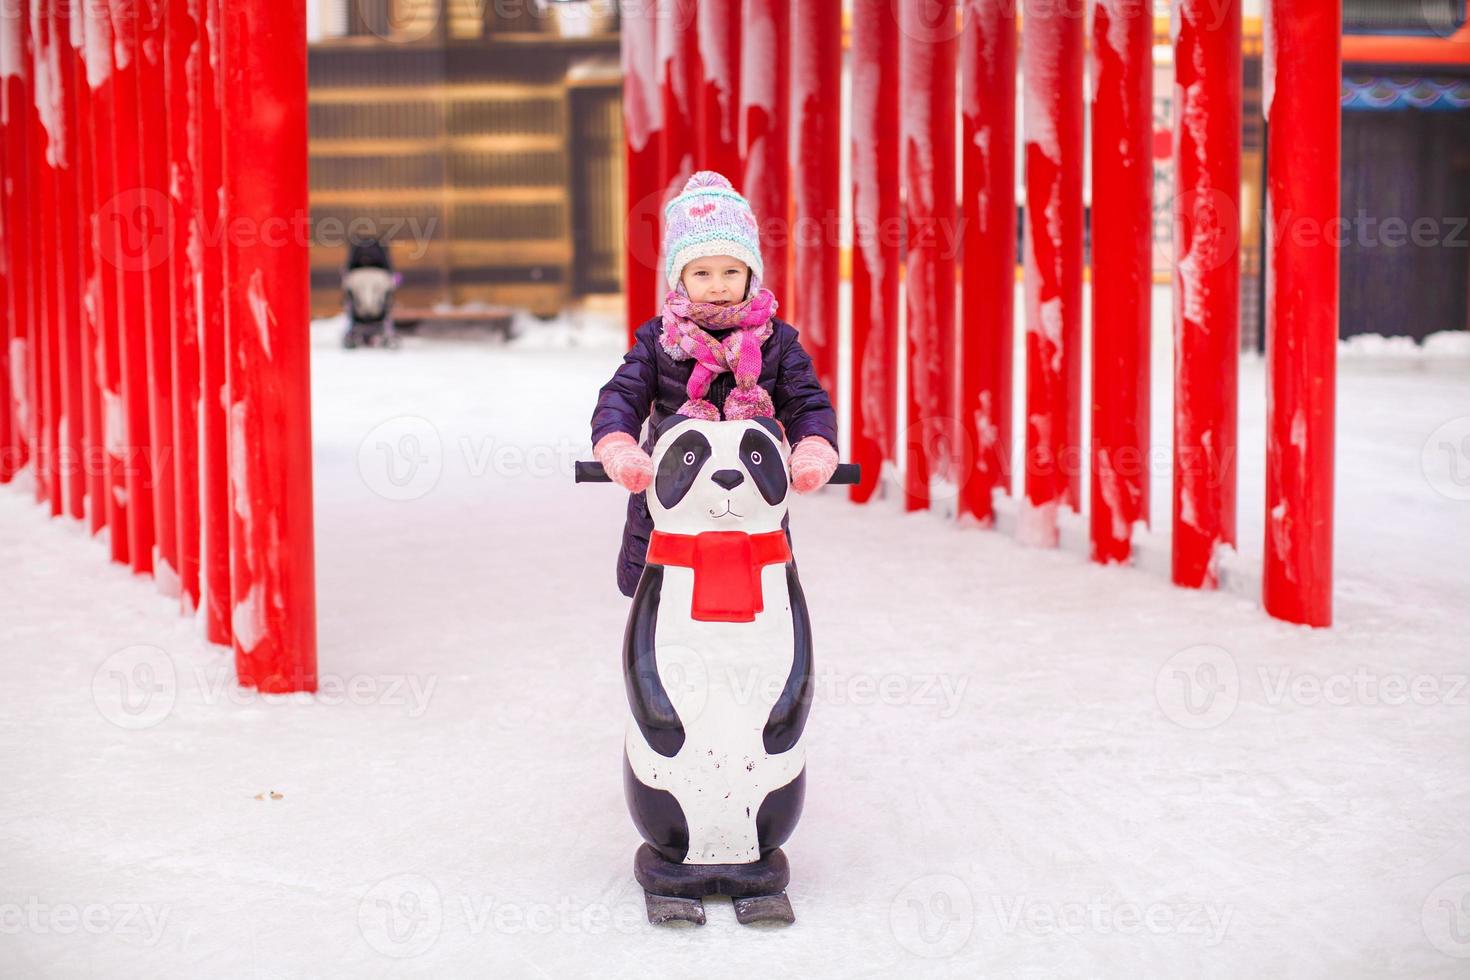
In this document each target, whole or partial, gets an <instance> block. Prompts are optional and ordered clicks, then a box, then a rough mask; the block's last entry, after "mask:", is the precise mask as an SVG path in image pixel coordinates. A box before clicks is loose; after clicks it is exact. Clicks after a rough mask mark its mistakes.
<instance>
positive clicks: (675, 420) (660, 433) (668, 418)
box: [653, 412, 689, 446]
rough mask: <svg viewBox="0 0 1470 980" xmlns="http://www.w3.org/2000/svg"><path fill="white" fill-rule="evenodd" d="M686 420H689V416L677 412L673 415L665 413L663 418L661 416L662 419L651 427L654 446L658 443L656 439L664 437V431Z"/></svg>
mask: <svg viewBox="0 0 1470 980" xmlns="http://www.w3.org/2000/svg"><path fill="white" fill-rule="evenodd" d="M688 421H689V416H687V415H680V414H678V413H677V412H676V413H674V414H673V415H665V416H664V418H663V421H662V422H660V423H659V424H658V425H656V426H654V427H653V444H654V445H655V446H656V445H658V441H659V440H660V439H662V438H663V437H664V433H665V432H668V431H669V430H670V429H672V428H673V427H674V426H676V425H678V424H679V423H680V422H688Z"/></svg>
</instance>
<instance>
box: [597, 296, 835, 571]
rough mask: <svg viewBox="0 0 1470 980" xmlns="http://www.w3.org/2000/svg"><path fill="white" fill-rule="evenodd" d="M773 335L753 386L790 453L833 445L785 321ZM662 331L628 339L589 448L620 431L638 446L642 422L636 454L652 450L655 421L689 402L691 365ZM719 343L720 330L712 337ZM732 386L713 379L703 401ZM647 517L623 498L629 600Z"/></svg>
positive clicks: (822, 402) (638, 501) (831, 420)
mask: <svg viewBox="0 0 1470 980" xmlns="http://www.w3.org/2000/svg"><path fill="white" fill-rule="evenodd" d="M772 322H773V323H774V325H775V328H774V329H773V330H772V331H771V336H770V337H768V338H766V342H765V343H764V344H762V345H761V376H760V386H761V387H762V388H764V389H766V391H768V392H770V394H771V401H772V403H773V404H774V405H775V407H776V418H777V420H778V421H780V423H781V424H782V425H784V426H785V427H786V438H787V440H788V441H789V442H790V443H791V445H793V446H795V445H796V444H797V443H798V442H800V441H801V440H803V439H805V438H806V437H807V436H821V437H822V438H823V439H826V440H827V441H828V442H830V443H831V444H832V445H833V446H836V445H837V412H836V410H834V409H833V407H832V399H830V398H829V397H827V392H826V391H824V390H823V389H822V386H821V385H820V384H819V383H818V382H817V375H816V372H815V371H814V370H813V369H812V359H811V357H810V356H809V355H808V354H807V352H806V350H805V349H803V348H802V346H801V341H800V340H798V339H797V333H796V328H795V327H793V326H792V325H791V324H789V323H787V322H786V321H785V320H781V319H776V320H773V321H772ZM662 331H663V320H662V319H661V318H660V317H654V318H653V319H651V320H649V321H647V322H646V323H644V324H643V325H642V326H641V327H639V328H638V329H637V330H636V331H635V332H634V334H633V349H632V350H630V351H628V353H627V354H625V355H624V356H623V363H622V364H621V365H620V366H619V367H618V370H617V372H616V373H615V374H614V375H613V376H612V380H610V381H608V383H607V384H605V385H603V386H602V390H601V391H600V392H598V394H597V408H596V409H595V410H594V411H593V412H592V444H593V445H594V446H595V445H597V443H598V441H599V440H601V439H602V437H603V436H605V435H607V434H609V433H611V432H626V433H628V435H630V436H632V437H633V438H634V439H637V438H638V437H639V435H640V433H641V432H642V431H643V422H644V420H645V419H648V420H649V423H650V424H649V427H648V431H649V433H650V436H649V437H648V439H646V440H644V444H643V448H644V449H645V450H649V451H651V450H652V449H653V444H652V435H651V433H652V432H653V430H654V429H656V428H657V427H658V425H659V423H660V422H662V421H663V420H664V419H665V418H666V417H668V416H670V415H673V414H674V413H675V412H677V411H678V409H679V406H680V405H682V404H684V402H685V401H687V400H688V398H689V392H688V385H689V376H690V375H691V374H692V373H693V372H694V360H693V359H692V358H690V359H688V360H684V361H675V360H674V359H673V358H671V357H669V355H668V354H667V353H666V352H665V351H664V350H663V348H662V347H661V346H660V344H659V341H658V338H659V334H660V333H661V332H662ZM711 332H712V333H713V334H714V336H716V337H718V336H721V335H722V334H723V333H724V332H725V331H711ZM734 387H735V376H734V374H733V373H731V372H729V371H724V372H721V373H720V374H718V375H716V376H715V378H714V380H713V381H712V382H711V383H710V387H709V392H708V393H707V394H706V395H705V397H706V398H707V399H708V400H709V401H710V402H712V403H713V404H714V405H716V406H719V405H723V404H724V403H725V396H726V395H728V394H729V393H730V392H731V391H732V390H733V389H734ZM652 531H653V518H652V517H650V516H649V514H648V501H647V499H646V497H645V494H643V493H634V494H629V495H628V519H627V522H626V524H624V526H623V546H622V548H621V549H620V551H619V552H618V566H617V575H618V590H619V591H621V592H622V593H623V595H625V596H632V595H633V590H634V589H635V588H636V587H637V585H638V578H639V576H640V575H642V574H643V562H644V556H645V555H647V553H648V536H649V534H650V533H651V532H652Z"/></svg>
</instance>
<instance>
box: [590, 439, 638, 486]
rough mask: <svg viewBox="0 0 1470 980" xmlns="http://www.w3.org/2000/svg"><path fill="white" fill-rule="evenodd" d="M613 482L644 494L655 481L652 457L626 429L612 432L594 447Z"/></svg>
mask: <svg viewBox="0 0 1470 980" xmlns="http://www.w3.org/2000/svg"><path fill="white" fill-rule="evenodd" d="M592 457H593V458H594V459H596V460H597V461H598V462H599V463H601V464H602V468H603V469H604V470H606V471H607V475H608V477H609V478H611V479H612V481H613V482H614V483H616V484H618V485H619V486H621V487H622V488H623V489H624V490H627V491H628V492H629V493H642V492H643V491H644V490H647V489H648V485H649V484H650V483H652V482H653V460H652V459H650V458H649V456H648V454H647V453H645V452H644V451H643V447H641V446H639V445H638V442H637V441H636V440H635V439H634V438H633V437H632V436H630V435H628V433H626V432H609V433H608V434H607V435H605V436H603V437H602V438H601V439H599V440H598V441H597V445H595V446H593V447H592Z"/></svg>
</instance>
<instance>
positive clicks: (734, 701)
mask: <svg viewBox="0 0 1470 980" xmlns="http://www.w3.org/2000/svg"><path fill="white" fill-rule="evenodd" d="M656 436H657V438H656V441H655V445H654V449H653V454H652V455H653V467H654V478H653V483H652V484H651V485H650V486H649V488H648V490H647V495H648V497H647V499H648V510H649V513H650V515H651V516H652V518H653V524H654V530H653V534H652V536H651V538H650V540H649V546H648V558H647V563H646V565H645V567H644V571H643V575H642V578H641V579H640V580H639V582H638V587H637V589H636V591H635V593H634V596H633V604H632V609H631V611H630V613H629V616H628V625H627V629H626V630H625V633H624V638H623V672H624V680H625V682H626V686H627V693H628V704H629V707H630V709H631V711H632V717H631V719H630V721H629V724H628V730H627V737H626V739H625V743H624V763H623V776H624V787H625V790H626V795H627V800H628V808H629V810H630V811H631V813H632V816H633V822H634V824H636V825H637V828H638V831H639V833H640V834H641V835H642V836H643V838H644V840H645V841H646V842H647V843H645V844H644V845H643V846H642V847H640V848H639V851H638V854H637V856H636V859H635V862H634V868H635V872H636V875H637V878H638V881H639V883H640V884H641V885H642V886H643V888H644V891H645V895H646V900H647V905H648V917H649V921H651V922H656V923H657V922H667V921H674V920H684V921H690V922H695V923H703V922H704V905H703V898H704V896H706V895H711V894H722V895H729V896H730V897H731V898H732V899H733V901H734V905H735V912H736V917H737V918H738V919H739V921H740V922H742V923H750V922H788V923H789V922H793V921H795V917H794V915H793V913H792V910H791V905H790V902H789V901H788V900H787V898H786V894H785V888H786V885H787V882H788V881H789V880H790V871H789V867H788V865H787V863H786V857H785V855H784V854H783V853H782V852H781V850H780V846H781V844H783V843H784V842H785V841H786V839H787V838H788V837H790V835H791V833H792V831H793V830H794V829H795V827H796V821H797V819H798V817H799V816H800V815H801V807H802V799H803V795H804V790H805V780H806V751H805V748H804V746H803V744H802V731H803V729H804V728H805V726H806V718H807V712H808V710H809V709H810V707H811V695H812V638H811V624H810V621H809V619H808V617H807V609H806V602H805V600H804V598H803V596H802V591H801V583H800V582H799V581H798V579H797V575H796V564H795V562H794V561H793V560H792V556H791V548H790V543H789V539H788V537H787V534H786V531H785V528H784V524H785V518H786V498H787V494H788V477H787V462H788V459H789V447H788V446H787V444H786V441H785V437H784V434H783V432H782V430H781V427H780V426H779V425H778V424H777V423H776V422H775V421H774V420H772V419H750V420H742V421H722V422H711V421H704V420H698V419H689V418H683V417H680V416H674V417H672V418H670V419H668V420H666V422H665V423H664V425H663V426H662V427H661V428H660V430H659V431H658V432H657V434H656Z"/></svg>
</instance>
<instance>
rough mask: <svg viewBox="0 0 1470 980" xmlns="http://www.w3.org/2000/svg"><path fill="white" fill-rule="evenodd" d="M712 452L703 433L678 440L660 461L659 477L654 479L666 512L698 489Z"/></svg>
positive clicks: (687, 434)
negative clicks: (692, 488)
mask: <svg viewBox="0 0 1470 980" xmlns="http://www.w3.org/2000/svg"><path fill="white" fill-rule="evenodd" d="M711 452H712V450H711V449H710V445H709V440H708V439H706V438H705V437H704V434H703V433H701V432H697V431H691V432H685V433H683V434H682V435H680V436H679V438H677V439H675V440H674V444H673V445H672V446H670V447H669V449H668V452H666V453H664V455H663V458H662V459H661V460H660V461H659V464H658V473H656V474H655V475H654V484H653V488H654V492H655V493H657V494H658V502H659V503H661V504H663V506H664V508H665V509H666V510H672V509H673V508H674V507H675V506H677V505H678V503H679V501H681V500H683V499H684V495H685V494H687V493H688V492H689V488H690V487H692V486H694V480H695V478H696V477H697V476H699V471H700V470H702V469H704V464H705V463H707V462H708V461H709V458H710V455H711Z"/></svg>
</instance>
